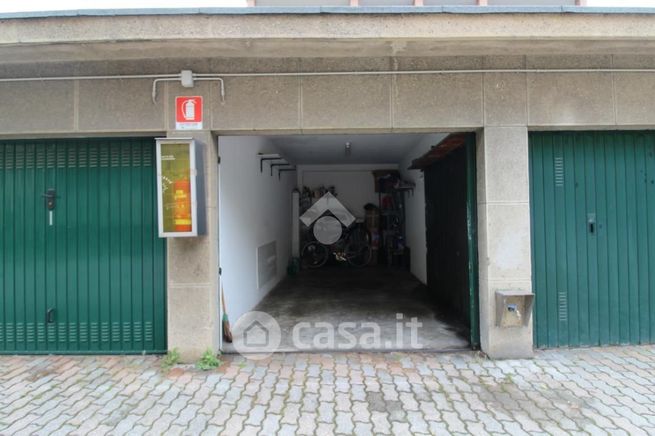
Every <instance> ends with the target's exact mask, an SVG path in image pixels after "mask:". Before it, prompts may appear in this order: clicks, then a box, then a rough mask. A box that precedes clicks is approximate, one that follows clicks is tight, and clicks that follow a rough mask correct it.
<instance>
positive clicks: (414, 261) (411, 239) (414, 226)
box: [399, 133, 447, 284]
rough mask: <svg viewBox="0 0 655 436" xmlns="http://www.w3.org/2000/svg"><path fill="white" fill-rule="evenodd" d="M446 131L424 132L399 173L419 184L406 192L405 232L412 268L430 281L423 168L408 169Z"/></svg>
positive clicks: (417, 274) (418, 274) (415, 272)
mask: <svg viewBox="0 0 655 436" xmlns="http://www.w3.org/2000/svg"><path fill="white" fill-rule="evenodd" d="M446 136H447V135H446V134H441V133H437V134H430V135H425V137H423V138H422V139H421V140H420V141H419V142H418V143H417V144H416V146H414V148H412V149H411V150H410V151H409V153H407V154H406V155H405V157H404V158H403V160H402V161H401V162H400V163H399V169H400V174H401V175H402V177H403V179H404V180H407V181H410V182H413V183H414V184H415V185H416V188H415V189H414V193H413V194H411V193H407V194H406V195H405V233H406V244H407V246H408V247H409V249H410V253H411V268H410V269H411V272H412V274H414V275H415V276H416V278H418V279H419V280H420V281H421V282H423V283H424V284H427V280H428V277H427V269H426V256H427V243H426V239H425V184H424V183H423V172H422V171H420V170H408V169H407V168H409V166H410V165H411V164H412V160H414V159H416V158H417V157H420V156H421V155H423V154H425V153H426V152H427V151H428V150H430V148H431V147H432V146H433V145H436V144H438V143H439V142H440V141H441V140H442V139H444V138H445V137H446Z"/></svg>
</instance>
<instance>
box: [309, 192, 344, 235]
mask: <svg viewBox="0 0 655 436" xmlns="http://www.w3.org/2000/svg"><path fill="white" fill-rule="evenodd" d="M326 212H330V213H331V214H332V215H325V213H326ZM300 221H302V223H303V224H305V225H306V226H307V227H309V226H311V225H312V224H314V237H316V240H317V241H318V242H320V243H321V244H325V245H332V244H334V243H335V242H337V241H338V240H339V238H340V237H341V233H342V228H341V226H342V225H343V226H345V227H349V226H350V225H351V224H352V223H353V222H354V221H355V217H354V216H353V214H351V213H350V212H349V211H348V209H346V207H345V206H344V205H343V204H341V202H340V201H339V200H337V197H335V196H334V195H332V194H331V193H329V192H328V193H326V194H325V195H324V196H322V197H321V198H320V199H319V200H318V201H317V202H316V203H314V204H313V205H312V207H310V208H309V209H307V211H305V213H304V214H302V216H301V217H300Z"/></svg>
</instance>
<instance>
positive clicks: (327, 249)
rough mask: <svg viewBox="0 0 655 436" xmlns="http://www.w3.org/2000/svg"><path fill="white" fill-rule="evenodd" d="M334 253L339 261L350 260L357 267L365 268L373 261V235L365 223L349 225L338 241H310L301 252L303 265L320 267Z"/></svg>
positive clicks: (310, 267)
mask: <svg viewBox="0 0 655 436" xmlns="http://www.w3.org/2000/svg"><path fill="white" fill-rule="evenodd" d="M331 254H332V255H334V258H335V259H336V260H337V262H348V264H349V265H350V266H353V267H355V268H363V267H365V266H366V265H368V264H369V262H370V261H371V256H372V255H373V249H372V246H371V236H370V235H369V233H368V231H367V230H366V228H364V225H363V223H355V224H354V225H352V226H350V227H347V228H346V229H345V231H344V232H343V233H342V235H341V237H340V238H339V240H338V241H337V242H335V243H334V244H331V245H325V244H322V243H321V242H319V241H316V240H314V241H310V242H308V243H307V244H305V245H304V246H303V248H302V251H301V252H300V258H301V260H302V265H303V266H304V267H306V268H309V269H315V268H320V267H322V266H323V265H325V264H326V263H327V261H328V259H329V258H330V255H331Z"/></svg>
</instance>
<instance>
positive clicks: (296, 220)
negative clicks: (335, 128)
mask: <svg viewBox="0 0 655 436" xmlns="http://www.w3.org/2000/svg"><path fill="white" fill-rule="evenodd" d="M218 142H219V154H220V156H221V163H220V170H219V227H220V230H219V249H220V259H221V284H222V290H221V295H222V298H223V303H224V306H225V309H223V311H224V313H226V314H227V315H228V318H229V319H230V321H231V326H232V329H233V330H236V333H235V334H237V335H238V336H239V337H238V338H235V341H234V343H229V342H228V341H226V340H224V341H223V343H222V350H223V351H224V352H233V351H248V350H243V348H244V347H245V348H247V347H248V346H249V345H248V344H245V345H244V342H249V343H250V345H253V344H254V348H253V350H256V349H257V346H263V347H264V348H263V349H264V350H265V351H282V352H286V351H333V350H357V351H363V350H376V351H394V350H419V351H453V350H461V349H468V348H471V347H473V348H476V347H478V345H479V340H478V338H479V330H478V322H477V316H478V296H477V240H476V235H475V229H476V225H477V222H476V211H475V204H476V201H475V186H476V181H475V135H474V134H443V133H438V134H437V133H434V134H426V133H403V134H374V135H373V134H338V135H337V134H334V135H327V134H326V135H292V136H221V137H219V141H218ZM246 330H247V331H246ZM271 330H275V332H274V333H275V334H273V336H274V338H273V339H271V338H270V337H269V335H270V333H271ZM223 336H224V335H223ZM271 341H272V342H273V344H272V345H271ZM240 347H241V348H240ZM268 347H272V348H273V349H269V348H268Z"/></svg>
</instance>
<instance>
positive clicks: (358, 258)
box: [345, 227, 373, 268]
mask: <svg viewBox="0 0 655 436" xmlns="http://www.w3.org/2000/svg"><path fill="white" fill-rule="evenodd" d="M372 255H373V249H372V247H371V236H370V235H369V234H368V231H366V230H364V229H362V228H361V227H360V228H357V229H355V230H353V232H352V233H350V235H348V239H347V242H346V248H345V256H346V260H347V261H348V263H349V264H350V265H351V266H354V267H355V268H363V267H365V266H366V265H368V264H369V262H370V261H371V256H372Z"/></svg>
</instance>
